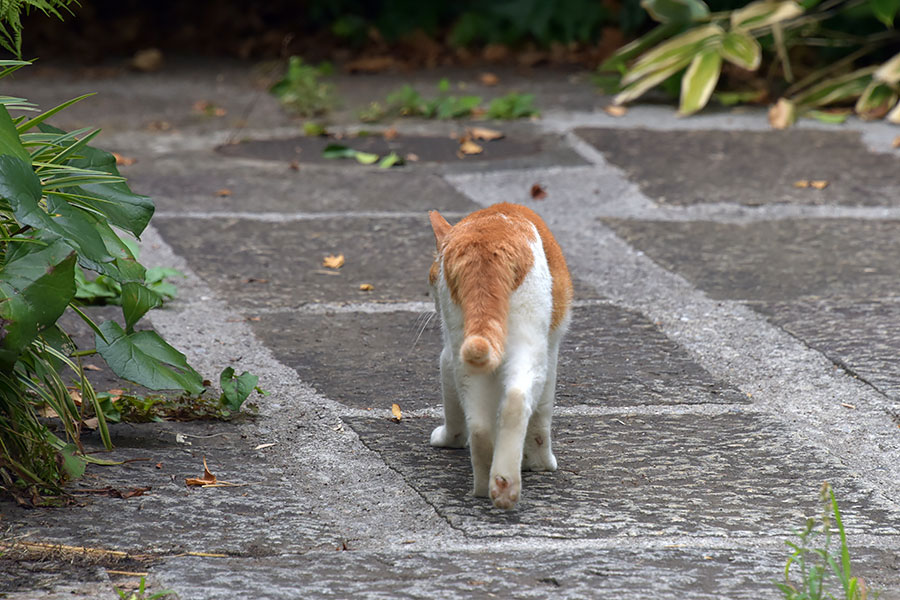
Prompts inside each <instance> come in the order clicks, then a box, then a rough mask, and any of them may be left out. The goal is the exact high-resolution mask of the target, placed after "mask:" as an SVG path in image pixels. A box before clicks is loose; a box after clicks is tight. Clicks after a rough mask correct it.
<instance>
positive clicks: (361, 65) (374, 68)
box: [344, 56, 396, 73]
mask: <svg viewBox="0 0 900 600" xmlns="http://www.w3.org/2000/svg"><path fill="white" fill-rule="evenodd" d="M395 63H396V61H395V60H394V58H393V57H392V56H364V57H363V58H357V59H356V60H352V61H350V62H348V63H347V64H346V65H344V70H345V71H347V72H348V73H381V72H383V71H387V70H388V69H390V68H391V67H393V66H394V65H395Z"/></svg>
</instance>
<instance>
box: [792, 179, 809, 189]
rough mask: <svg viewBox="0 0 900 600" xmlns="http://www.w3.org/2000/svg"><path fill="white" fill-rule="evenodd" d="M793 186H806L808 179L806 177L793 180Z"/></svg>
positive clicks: (807, 185)
mask: <svg viewBox="0 0 900 600" xmlns="http://www.w3.org/2000/svg"><path fill="white" fill-rule="evenodd" d="M794 187H795V188H808V187H809V180H808V179H801V180H799V181H795V182H794Z"/></svg>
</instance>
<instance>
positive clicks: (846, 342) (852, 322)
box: [753, 297, 900, 424]
mask: <svg viewBox="0 0 900 600" xmlns="http://www.w3.org/2000/svg"><path fill="white" fill-rule="evenodd" d="M753 307H754V308H756V309H757V310H759V311H760V312H763V313H764V314H766V315H767V316H768V317H769V320H770V321H772V322H773V323H775V324H776V325H778V326H779V327H781V328H783V329H784V330H785V331H787V332H788V333H790V334H791V335H794V336H796V337H798V338H800V339H801V340H803V341H804V342H806V343H807V344H809V345H810V346H812V347H813V348H815V349H816V350H819V351H820V352H822V353H823V354H825V355H826V356H827V357H828V358H829V359H830V360H832V361H833V362H835V363H836V364H839V365H841V366H842V367H843V368H845V369H847V370H848V371H850V372H851V373H853V374H854V375H856V376H858V377H859V378H861V379H863V380H865V381H866V382H868V383H869V384H871V385H873V386H875V387H876V388H877V389H878V390H880V391H881V392H882V393H884V394H887V395H888V396H890V397H891V398H893V399H895V400H896V399H898V398H900V365H898V363H897V356H898V355H900V300H898V299H897V298H891V299H876V298H834V297H830V298H825V299H818V300H806V301H803V300H799V301H794V302H771V303H754V304H753ZM897 418H898V419H900V415H897ZM898 424H900V423H898Z"/></svg>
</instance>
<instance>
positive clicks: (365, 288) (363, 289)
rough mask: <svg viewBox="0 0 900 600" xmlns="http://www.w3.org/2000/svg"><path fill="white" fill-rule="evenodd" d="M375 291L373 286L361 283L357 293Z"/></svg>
mask: <svg viewBox="0 0 900 600" xmlns="http://www.w3.org/2000/svg"><path fill="white" fill-rule="evenodd" d="M374 289H375V286H374V285H372V284H371V283H361V284H359V291H361V292H371V291H372V290H374Z"/></svg>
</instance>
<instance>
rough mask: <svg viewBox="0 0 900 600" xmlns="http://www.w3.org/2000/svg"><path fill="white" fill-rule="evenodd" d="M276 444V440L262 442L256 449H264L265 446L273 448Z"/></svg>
mask: <svg viewBox="0 0 900 600" xmlns="http://www.w3.org/2000/svg"><path fill="white" fill-rule="evenodd" d="M274 445H275V442H269V443H268V444H260V445H258V446H257V447H256V448H254V450H262V449H263V448H271V447H272V446H274Z"/></svg>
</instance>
